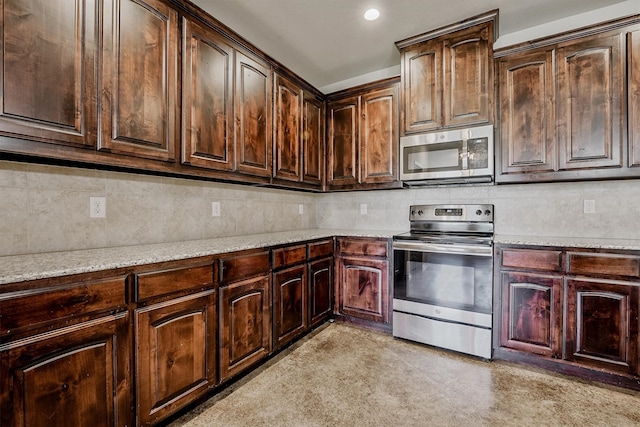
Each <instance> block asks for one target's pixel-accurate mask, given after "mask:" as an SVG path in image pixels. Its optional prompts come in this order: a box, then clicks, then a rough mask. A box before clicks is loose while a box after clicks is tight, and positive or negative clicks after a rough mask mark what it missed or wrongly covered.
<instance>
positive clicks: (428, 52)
mask: <svg viewBox="0 0 640 427" xmlns="http://www.w3.org/2000/svg"><path fill="white" fill-rule="evenodd" d="M402 67H403V70H402V79H403V83H402V84H403V87H402V90H403V91H404V93H403V97H402V98H403V99H404V121H403V123H404V126H403V134H405V133H410V132H418V131H426V130H432V129H437V128H439V127H441V126H442V101H441V99H442V75H441V73H442V71H441V70H442V43H441V42H439V41H437V40H436V41H430V42H425V43H422V44H420V45H419V46H417V47H415V48H413V49H410V50H407V51H406V52H405V53H404V54H403V59H402Z"/></svg>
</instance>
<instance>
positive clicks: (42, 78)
mask: <svg viewBox="0 0 640 427" xmlns="http://www.w3.org/2000/svg"><path fill="white" fill-rule="evenodd" d="M0 7H1V8H2V11H1V12H2V23H1V24H0V25H1V32H2V34H1V36H2V37H0V52H1V55H2V58H1V59H2V83H1V87H0V97H1V98H2V103H1V104H0V132H1V133H2V134H5V135H16V134H17V135H21V136H26V137H27V138H34V139H37V140H41V141H45V142H55V143H61V144H66V145H73V146H79V147H83V146H90V147H93V146H95V143H96V138H97V137H96V126H97V120H96V119H97V103H96V97H97V86H96V78H95V74H96V72H97V61H98V55H97V46H98V40H99V36H98V32H99V31H100V28H99V25H98V22H97V16H98V14H97V13H96V10H95V8H96V2H95V1H82V0H74V1H70V0H47V1H43V0H4V1H2V2H1V3H0Z"/></svg>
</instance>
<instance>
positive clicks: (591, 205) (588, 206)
mask: <svg viewBox="0 0 640 427" xmlns="http://www.w3.org/2000/svg"><path fill="white" fill-rule="evenodd" d="M584 213H586V214H593V213H596V201H595V200H585V201H584Z"/></svg>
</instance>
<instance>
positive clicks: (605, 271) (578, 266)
mask: <svg viewBox="0 0 640 427" xmlns="http://www.w3.org/2000/svg"><path fill="white" fill-rule="evenodd" d="M567 273H569V274H601V275H613V276H627V277H639V275H640V258H639V257H637V256H633V255H620V254H590V253H576V252H568V253H567Z"/></svg>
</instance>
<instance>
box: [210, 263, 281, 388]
mask: <svg viewBox="0 0 640 427" xmlns="http://www.w3.org/2000/svg"><path fill="white" fill-rule="evenodd" d="M269 288H270V283H269V276H260V277H255V278H252V279H247V280H243V281H240V282H236V283H232V284H230V285H228V286H223V287H221V288H220V304H219V310H220V380H221V381H225V380H228V379H229V378H231V377H232V376H234V375H236V374H238V373H239V372H241V371H243V370H244V369H246V368H248V367H249V366H251V365H252V364H254V363H255V362H257V361H259V360H260V359H262V358H264V357H266V356H267V355H268V354H269V353H270V352H271V333H270V331H271V312H270V305H271V292H270V289H269Z"/></svg>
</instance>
